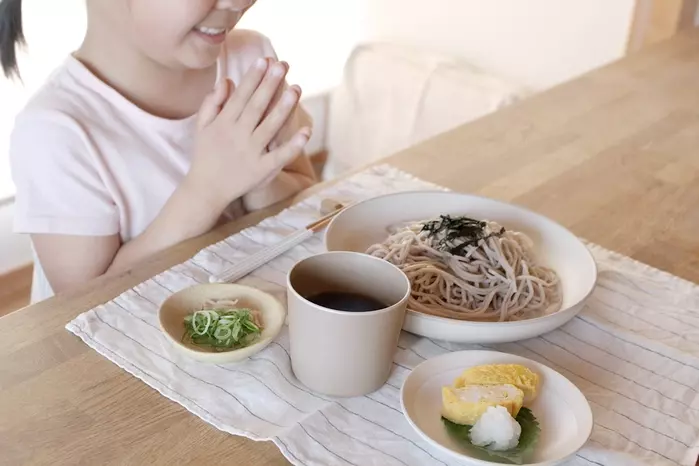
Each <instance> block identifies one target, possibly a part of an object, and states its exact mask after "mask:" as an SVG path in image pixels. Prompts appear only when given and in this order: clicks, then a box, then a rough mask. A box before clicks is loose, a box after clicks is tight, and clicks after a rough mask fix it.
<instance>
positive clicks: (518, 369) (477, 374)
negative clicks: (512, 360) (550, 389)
mask: <svg viewBox="0 0 699 466" xmlns="http://www.w3.org/2000/svg"><path fill="white" fill-rule="evenodd" d="M502 384H510V385H514V386H515V387H517V388H519V389H520V390H522V391H523V392H524V402H525V403H529V402H531V401H533V400H534V398H536V395H537V388H538V386H539V376H538V375H537V374H535V373H534V372H532V371H531V369H529V368H527V367H524V366H522V365H519V364H489V365H485V366H476V367H471V368H470V369H466V370H465V371H464V372H463V373H462V374H461V375H460V376H459V378H457V379H456V381H455V382H454V387H456V388H461V387H466V386H468V385H502Z"/></svg>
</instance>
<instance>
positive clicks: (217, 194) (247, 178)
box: [185, 59, 311, 210]
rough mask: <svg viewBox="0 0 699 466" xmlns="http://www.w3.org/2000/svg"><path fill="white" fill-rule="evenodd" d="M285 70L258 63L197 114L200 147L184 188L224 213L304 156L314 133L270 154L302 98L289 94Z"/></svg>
mask: <svg viewBox="0 0 699 466" xmlns="http://www.w3.org/2000/svg"><path fill="white" fill-rule="evenodd" d="M286 72H287V68H286V66H284V65H283V64H281V63H279V62H276V61H272V60H266V59H260V60H258V62H256V63H255V65H253V67H252V68H251V69H250V71H248V73H247V74H246V75H245V77H244V78H243V80H242V81H241V83H240V85H239V86H238V88H237V89H234V85H233V83H232V82H231V81H229V80H225V81H221V83H219V85H218V86H217V87H216V89H215V90H214V92H213V93H212V94H211V95H209V96H208V97H207V98H206V100H205V101H204V103H203V104H202V108H201V110H200V112H199V119H198V124H197V130H198V134H197V144H196V149H195V154H194V159H193V161H192V167H191V168H190V171H189V173H188V175H187V179H186V180H185V183H187V184H188V185H189V186H190V187H191V188H193V189H195V190H197V191H198V192H199V193H200V194H203V195H206V196H208V197H209V200H210V201H211V202H213V203H214V205H215V206H217V207H218V208H220V209H221V210H223V208H225V206H226V205H228V204H229V203H230V202H232V201H233V200H235V199H237V198H239V197H241V196H242V195H244V194H245V193H247V192H249V191H251V190H252V189H254V188H255V187H257V186H259V185H261V184H265V183H267V182H269V181H271V180H272V179H273V178H274V177H276V176H277V175H278V174H279V173H280V172H281V171H282V169H283V168H284V166H286V165H287V164H288V163H290V162H292V161H293V160H294V159H295V158H297V157H298V156H299V155H301V154H302V153H303V149H304V147H305V146H306V144H307V143H308V139H309V138H310V135H311V129H310V128H308V127H303V128H301V129H300V130H298V131H296V132H295V134H294V135H293V136H292V137H291V138H289V139H287V141H285V142H284V143H283V144H281V145H279V146H278V147H275V148H274V149H273V150H271V151H269V152H267V148H268V146H269V145H270V143H271V142H272V141H273V140H274V139H275V137H276V136H277V134H278V133H279V132H280V130H281V129H282V128H283V127H284V125H285V123H286V121H287V120H288V118H289V116H290V115H291V113H292V112H293V111H294V109H295V108H296V105H297V103H298V100H299V93H298V92H296V90H294V89H287V90H285V91H284V92H283V94H282V95H281V98H279V99H278V100H276V99H274V97H275V95H276V94H277V93H278V90H279V89H280V87H281V86H282V85H283V83H284V82H285V76H286Z"/></svg>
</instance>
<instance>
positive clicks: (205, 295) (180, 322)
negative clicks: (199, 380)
mask: <svg viewBox="0 0 699 466" xmlns="http://www.w3.org/2000/svg"><path fill="white" fill-rule="evenodd" d="M212 299H231V300H234V299H237V300H239V303H240V305H241V306H246V307H250V308H253V309H259V310H260V312H261V313H262V324H263V329H262V334H261V335H260V339H259V340H258V341H257V342H256V343H254V344H252V345H250V346H246V347H245V348H240V349H236V350H230V351H215V350H213V349H208V348H201V347H198V346H194V345H191V344H187V343H184V342H183V341H182V337H183V336H184V332H185V328H184V318H185V317H186V316H188V315H190V314H192V313H193V312H195V311H198V310H200V309H202V307H203V306H204V304H205V303H206V302H207V301H209V300H212ZM285 318H286V309H285V308H284V306H282V304H281V303H280V302H279V301H278V300H277V299H276V298H274V297H273V296H272V295H270V294H267V293H265V292H263V291H260V290H258V289H255V288H251V287H248V286H242V285H230V284H218V283H216V284H208V285H196V286H193V287H191V288H186V289H184V290H182V291H179V292H177V293H175V294H173V295H172V296H170V297H169V298H168V299H166V300H165V302H164V303H163V304H162V306H161V307H160V310H159V311H158V320H159V322H160V328H161V329H162V331H163V333H164V334H165V336H166V337H167V338H168V339H169V340H170V341H171V342H172V344H173V346H174V347H175V348H176V349H177V350H179V351H180V352H181V353H183V354H185V355H186V356H189V357H191V358H193V359H196V360H197V361H201V362H206V363H212V364H227V363H232V362H239V361H242V360H243V359H247V358H249V357H250V356H252V355H253V354H255V353H258V352H260V351H262V350H263V349H264V348H265V347H266V346H267V345H269V344H270V343H271V342H272V340H274V338H275V337H276V336H277V335H278V334H279V332H280V331H281V329H282V326H283V325H284V319H285Z"/></svg>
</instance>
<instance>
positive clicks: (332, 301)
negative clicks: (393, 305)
mask: <svg viewBox="0 0 699 466" xmlns="http://www.w3.org/2000/svg"><path fill="white" fill-rule="evenodd" d="M306 299H307V300H309V301H310V302H312V303H313V304H317V305H318V306H322V307H325V308H328V309H333V310H335V311H344V312H371V311H378V310H379V309H384V308H386V307H388V306H386V305H385V304H383V303H382V302H381V301H379V300H377V299H374V298H371V297H369V296H365V295H362V294H358V293H348V292H346V291H324V292H323V293H319V294H316V295H313V296H310V297H307V298H306Z"/></svg>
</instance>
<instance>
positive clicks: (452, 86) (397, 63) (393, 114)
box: [304, 43, 530, 179]
mask: <svg viewBox="0 0 699 466" xmlns="http://www.w3.org/2000/svg"><path fill="white" fill-rule="evenodd" d="M529 93H530V92H529V91H528V90H527V89H525V88H524V87H523V86H519V85H517V84H516V83H513V82H510V81H508V80H506V79H504V78H501V77H498V76H494V75H493V74H490V73H488V72H487V71H485V70H482V69H478V68H477V67H475V66H473V65H471V64H469V63H467V62H465V61H464V60H461V59H455V58H450V57H445V56H439V55H435V54H430V53H428V52H425V51H421V50H417V49H413V48H409V47H404V46H399V45H392V44H383V43H381V44H378V43H377V44H368V45H362V46H359V47H358V48H357V49H355V50H354V52H353V53H352V55H351V56H350V58H349V60H348V61H347V64H346V67H345V73H344V78H343V80H342V83H341V84H340V85H339V86H338V87H337V88H335V89H333V90H332V91H331V92H329V93H327V94H325V95H318V96H312V97H310V98H308V99H306V100H305V101H304V105H305V106H306V108H307V110H308V111H309V113H311V115H312V116H313V118H314V121H315V129H314V136H313V139H312V140H311V143H310V147H309V152H310V153H312V154H322V155H321V156H317V159H318V160H317V162H318V163H319V165H322V166H323V167H322V174H323V178H324V179H328V178H332V177H335V176H337V175H340V174H342V173H343V172H346V171H348V170H351V169H354V168H357V167H359V166H362V165H365V164H367V163H370V162H373V161H375V160H377V159H380V158H382V157H385V156H388V155H391V154H393V153H396V152H398V151H400V150H401V149H404V148H406V147H409V146H411V145H414V144H416V143H418V142H420V141H422V140H424V139H426V138H429V137H432V136H434V135H436V134H439V133H441V132H444V131H447V130H449V129H451V128H453V127H455V126H458V125H461V124H463V123H467V122H469V121H472V120H474V119H477V118H479V117H481V116H484V115H486V114H488V113H491V112H493V111H496V110H498V109H500V108H502V107H503V106H505V105H508V104H510V103H512V102H514V101H516V100H518V99H522V98H524V97H526V96H527V95H528V94H529ZM326 156H327V160H326Z"/></svg>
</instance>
